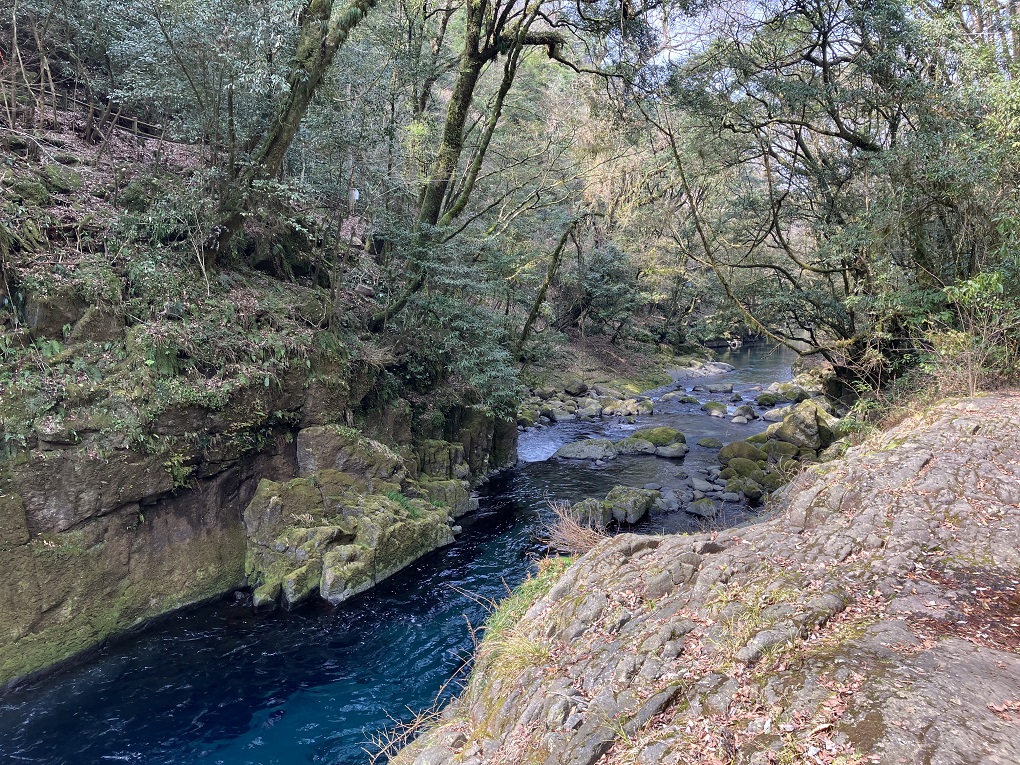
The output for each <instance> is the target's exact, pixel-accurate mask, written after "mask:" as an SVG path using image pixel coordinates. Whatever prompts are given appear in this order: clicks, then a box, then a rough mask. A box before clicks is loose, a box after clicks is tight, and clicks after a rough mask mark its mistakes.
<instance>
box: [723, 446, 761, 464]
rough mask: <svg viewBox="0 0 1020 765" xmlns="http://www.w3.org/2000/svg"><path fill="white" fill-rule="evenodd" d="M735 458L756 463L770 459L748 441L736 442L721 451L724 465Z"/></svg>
mask: <svg viewBox="0 0 1020 765" xmlns="http://www.w3.org/2000/svg"><path fill="white" fill-rule="evenodd" d="M735 457H742V458H744V459H748V460H752V461H754V462H757V461H758V460H764V459H768V455H767V454H766V453H765V452H764V451H762V450H761V449H759V448H758V447H757V446H755V445H754V444H749V443H748V442H747V441H734V442H733V443H731V444H726V446H724V447H723V448H722V449H720V450H719V461H720V462H721V463H723V464H724V465H725V464H727V463H728V462H729V461H730V460H732V459H734V458H735Z"/></svg>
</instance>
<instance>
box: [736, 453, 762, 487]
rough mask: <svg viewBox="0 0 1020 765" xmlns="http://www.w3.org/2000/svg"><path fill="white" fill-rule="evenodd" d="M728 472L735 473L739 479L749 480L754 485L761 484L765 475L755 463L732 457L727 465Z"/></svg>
mask: <svg viewBox="0 0 1020 765" xmlns="http://www.w3.org/2000/svg"><path fill="white" fill-rule="evenodd" d="M727 465H728V467H729V469H730V470H732V471H733V472H734V473H736V474H737V475H738V476H739V477H741V478H750V479H751V480H752V481H754V482H755V483H761V481H762V479H763V478H764V477H765V474H764V473H763V472H762V469H761V468H760V467H759V466H758V463H757V462H754V461H753V460H749V459H744V458H743V457H734V458H733V459H731V460H730V461H729V462H728V463H727Z"/></svg>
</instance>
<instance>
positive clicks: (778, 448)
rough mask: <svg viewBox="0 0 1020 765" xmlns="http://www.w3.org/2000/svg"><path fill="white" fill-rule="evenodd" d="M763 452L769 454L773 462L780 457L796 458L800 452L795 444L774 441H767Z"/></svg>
mask: <svg viewBox="0 0 1020 765" xmlns="http://www.w3.org/2000/svg"><path fill="white" fill-rule="evenodd" d="M762 450H763V451H764V452H765V453H766V454H768V456H769V459H771V460H778V459H779V458H780V457H796V456H797V452H798V451H799V449H798V448H797V447H796V446H794V445H793V444H790V443H787V442H786V441H777V440H774V439H772V440H768V441H766V442H765V444H764V445H763V446H762Z"/></svg>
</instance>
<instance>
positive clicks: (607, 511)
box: [568, 498, 613, 529]
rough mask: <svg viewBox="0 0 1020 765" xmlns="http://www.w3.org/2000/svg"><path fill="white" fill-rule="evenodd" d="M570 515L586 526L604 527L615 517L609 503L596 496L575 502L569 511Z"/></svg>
mask: <svg viewBox="0 0 1020 765" xmlns="http://www.w3.org/2000/svg"><path fill="white" fill-rule="evenodd" d="M568 512H569V513H570V516H571V517H572V518H573V519H574V520H576V521H577V522H578V523H580V524H583V525H585V526H592V527H594V528H599V529H604V528H605V527H606V526H608V525H609V522H610V521H611V520H612V519H613V509H612V507H610V506H609V504H608V503H606V502H603V501H602V500H599V499H595V498H588V499H585V500H583V501H581V502H575V503H574V504H572V505H571V506H570V510H569V511H568Z"/></svg>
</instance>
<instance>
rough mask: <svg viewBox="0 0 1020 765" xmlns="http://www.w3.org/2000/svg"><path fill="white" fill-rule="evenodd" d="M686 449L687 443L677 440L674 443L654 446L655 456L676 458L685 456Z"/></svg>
mask: <svg viewBox="0 0 1020 765" xmlns="http://www.w3.org/2000/svg"><path fill="white" fill-rule="evenodd" d="M687 451H688V448H687V444H685V443H680V442H677V443H675V444H670V445H669V446H657V447H655V456H656V457H663V458H665V459H673V460H676V459H682V458H683V457H686V456H687Z"/></svg>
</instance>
